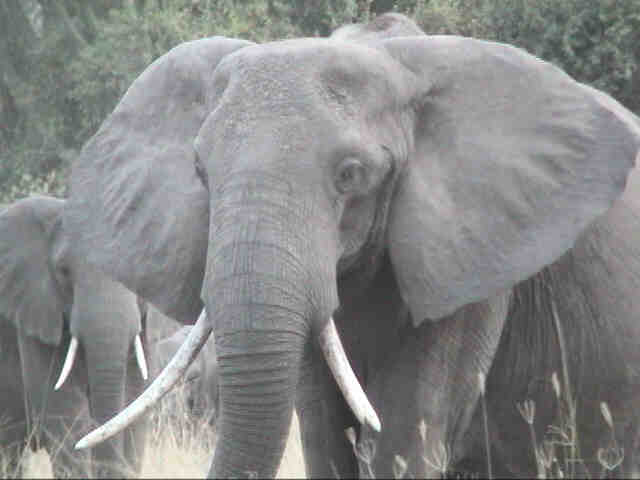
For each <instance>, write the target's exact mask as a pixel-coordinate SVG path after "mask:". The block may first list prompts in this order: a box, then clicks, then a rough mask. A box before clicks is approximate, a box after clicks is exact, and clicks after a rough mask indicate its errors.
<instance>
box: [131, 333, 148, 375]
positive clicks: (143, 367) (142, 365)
mask: <svg viewBox="0 0 640 480" xmlns="http://www.w3.org/2000/svg"><path fill="white" fill-rule="evenodd" d="M133 346H134V347H135V350H136V360H137V361H138V368H139V369H140V374H141V375H142V378H143V379H144V380H146V379H147V378H149V369H148V368H147V360H146V359H145V358H144V349H143V348H142V339H141V338H140V334H137V335H136V339H135V340H134V342H133Z"/></svg>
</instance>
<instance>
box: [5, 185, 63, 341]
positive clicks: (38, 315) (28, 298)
mask: <svg viewBox="0 0 640 480" xmlns="http://www.w3.org/2000/svg"><path fill="white" fill-rule="evenodd" d="M63 205H64V201H63V200H58V199H54V198H46V197H31V198H27V199H25V200H20V201H18V202H16V203H14V204H12V205H10V206H9V207H7V209H6V210H3V211H2V212H1V213H0V316H1V317H5V318H6V319H8V320H9V321H11V322H12V323H13V325H14V326H15V327H16V329H18V330H21V331H22V332H23V333H25V334H27V335H30V336H34V337H37V338H39V339H40V340H41V341H42V342H44V343H47V344H50V345H57V344H58V343H60V339H61V336H62V328H63V312H64V305H63V301H62V298H61V296H60V292H59V291H58V288H57V286H56V280H55V272H54V270H53V268H54V266H53V265H51V261H50V251H51V232H52V230H53V228H54V224H55V223H56V222H57V221H59V217H60V212H61V210H62V207H63Z"/></svg>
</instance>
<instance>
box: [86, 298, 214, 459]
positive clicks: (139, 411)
mask: <svg viewBox="0 0 640 480" xmlns="http://www.w3.org/2000/svg"><path fill="white" fill-rule="evenodd" d="M212 330H213V327H212V326H211V324H210V323H209V322H208V320H207V314H206V311H205V310H204V309H203V310H202V313H201V314H200V316H199V317H198V321H197V322H196V324H195V325H194V326H193V328H192V329H191V332H189V335H188V336H187V338H186V339H185V341H184V343H183V344H182V345H181V346H180V348H179V349H178V351H177V352H176V354H175V355H174V356H173V358H172V359H171V361H170V362H169V364H168V365H167V366H166V367H164V370H162V372H161V373H160V375H158V377H157V378H156V379H155V380H154V381H153V383H152V384H151V385H149V387H148V388H147V389H146V390H145V391H144V392H143V393H142V395H140V396H139V397H138V398H136V399H135V400H134V401H133V402H132V403H131V404H130V405H129V406H128V407H127V408H125V409H124V410H123V411H122V412H120V413H119V414H117V415H116V416H115V417H113V418H112V419H111V420H109V421H108V422H107V423H105V424H104V425H102V426H101V427H98V428H97V429H95V430H93V431H92V432H89V433H88V434H87V435H85V436H84V437H82V438H81V439H80V441H78V443H76V446H75V448H76V450H79V449H82V448H89V447H93V446H94V445H96V444H98V443H100V442H102V441H104V440H106V439H107V438H109V437H112V436H113V435H115V434H117V433H119V432H121V431H122V430H124V429H125V428H127V427H128V426H129V425H130V424H131V423H133V422H134V421H135V420H136V419H137V418H138V417H139V416H141V415H143V414H144V413H145V412H146V411H147V410H149V409H150V408H151V407H152V406H153V405H154V404H155V403H156V402H157V401H158V400H160V398H162V396H163V395H164V394H165V393H167V392H168V391H169V390H171V389H172V388H173V386H174V385H175V384H176V383H177V382H178V380H180V377H182V375H184V373H185V372H186V371H187V369H188V368H189V365H191V362H193V360H194V359H195V358H196V356H197V355H198V353H199V352H200V349H201V348H202V347H203V345H204V344H205V343H206V342H207V340H208V339H209V336H210V335H211V332H212Z"/></svg>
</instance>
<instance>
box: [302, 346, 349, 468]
mask: <svg viewBox="0 0 640 480" xmlns="http://www.w3.org/2000/svg"><path fill="white" fill-rule="evenodd" d="M296 410H297V413H298V418H299V420H300V436H301V441H302V448H303V451H304V459H305V467H306V472H307V477H309V478H354V477H355V476H356V475H357V464H356V459H355V456H354V454H353V449H352V447H351V445H350V443H349V442H348V440H347V437H346V435H345V429H346V428H348V427H350V426H356V425H357V424H358V422H357V420H356V418H355V417H354V416H353V414H352V413H351V411H350V410H349V408H348V406H347V404H346V402H345V401H344V398H343V396H342V394H341V393H340V391H339V390H338V387H337V385H336V383H335V380H334V379H333V377H332V375H331V372H330V371H329V367H328V366H327V364H326V362H325V360H324V358H323V356H322V354H321V352H320V351H319V349H318V348H317V347H316V346H315V344H314V345H312V344H311V343H309V344H308V345H307V348H306V350H305V355H304V359H303V363H302V367H301V375H300V380H299V383H298V388H297V398H296Z"/></svg>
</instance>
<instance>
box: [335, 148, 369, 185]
mask: <svg viewBox="0 0 640 480" xmlns="http://www.w3.org/2000/svg"><path fill="white" fill-rule="evenodd" d="M335 185H336V190H338V192H340V193H343V194H346V193H358V192H361V191H362V190H364V189H365V187H366V186H367V169H366V167H365V166H364V165H363V164H362V162H360V161H359V160H357V159H355V158H352V157H350V158H346V159H345V160H343V161H342V162H341V163H340V164H339V165H338V168H337V169H336V174H335Z"/></svg>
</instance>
